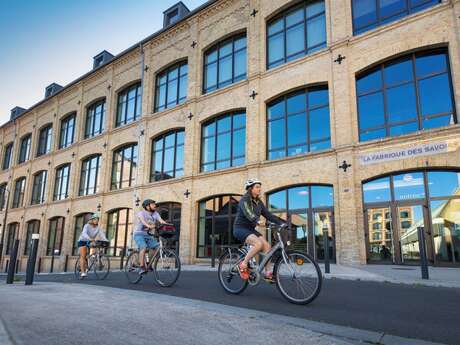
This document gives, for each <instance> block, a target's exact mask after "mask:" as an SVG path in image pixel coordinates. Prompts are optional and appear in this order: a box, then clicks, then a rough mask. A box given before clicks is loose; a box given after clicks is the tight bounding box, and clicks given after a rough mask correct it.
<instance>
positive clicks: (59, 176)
mask: <svg viewBox="0 0 460 345" xmlns="http://www.w3.org/2000/svg"><path fill="white" fill-rule="evenodd" d="M69 184H70V163H69V164H64V165H61V166H60V167H58V168H57V169H56V175H55V178H54V192H53V200H54V201H56V200H64V199H67V198H68V197H69Z"/></svg>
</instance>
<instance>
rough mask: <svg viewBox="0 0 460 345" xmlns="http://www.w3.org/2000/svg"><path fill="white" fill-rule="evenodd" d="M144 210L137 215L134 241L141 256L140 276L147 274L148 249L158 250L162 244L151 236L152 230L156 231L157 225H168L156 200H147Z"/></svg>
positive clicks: (143, 204) (143, 205)
mask: <svg viewBox="0 0 460 345" xmlns="http://www.w3.org/2000/svg"><path fill="white" fill-rule="evenodd" d="M142 207H143V208H144V209H143V210H141V211H139V212H138V213H137V217H136V225H135V227H134V232H133V234H134V241H135V242H136V245H137V247H138V248H139V256H140V259H139V260H140V270H139V274H145V273H146V272H147V270H146V267H145V253H146V251H147V249H149V250H153V249H156V248H157V247H158V246H159V245H160V244H159V243H158V241H157V240H156V239H155V237H154V236H153V235H150V234H149V231H150V230H154V229H155V224H156V223H157V222H158V223H160V224H166V222H165V221H164V220H163V219H162V218H161V216H160V214H159V213H158V212H157V211H156V208H157V204H156V202H155V200H152V199H146V200H144V202H143V203H142Z"/></svg>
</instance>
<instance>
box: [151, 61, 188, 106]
mask: <svg viewBox="0 0 460 345" xmlns="http://www.w3.org/2000/svg"><path fill="white" fill-rule="evenodd" d="M187 73H188V65H187V61H183V62H180V63H177V64H175V65H173V66H170V67H168V68H166V69H165V70H164V71H161V72H160V73H159V74H158V75H157V81H156V91H155V111H162V110H164V109H166V108H172V107H174V106H176V105H178V104H181V103H184V102H185V100H186V99H187Z"/></svg>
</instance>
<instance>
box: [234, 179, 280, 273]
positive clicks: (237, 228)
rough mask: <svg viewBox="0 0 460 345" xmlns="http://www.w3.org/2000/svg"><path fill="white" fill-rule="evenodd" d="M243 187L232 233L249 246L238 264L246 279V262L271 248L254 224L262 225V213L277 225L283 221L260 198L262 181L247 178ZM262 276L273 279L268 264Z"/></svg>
mask: <svg viewBox="0 0 460 345" xmlns="http://www.w3.org/2000/svg"><path fill="white" fill-rule="evenodd" d="M245 187H246V194H245V195H243V197H242V198H241V200H240V202H239V203H238V210H237V214H236V219H235V223H234V226H233V235H234V236H235V237H236V238H237V239H238V240H240V241H241V242H242V243H247V244H249V245H250V246H251V249H250V250H249V252H248V254H247V255H246V257H245V258H244V260H243V261H242V262H241V263H240V264H239V271H240V275H241V278H242V279H244V280H248V279H249V271H248V262H249V261H250V260H251V259H252V258H253V257H254V256H256V255H257V254H258V253H259V252H261V251H262V252H264V253H268V252H269V251H270V249H271V247H270V244H269V243H268V242H267V240H266V239H265V238H264V237H263V236H262V234H261V233H260V232H258V231H257V230H256V226H258V225H262V223H261V221H260V216H261V215H262V216H263V217H264V218H265V219H267V220H269V221H270V222H272V223H275V224H278V225H284V221H283V220H282V219H281V218H278V217H277V216H275V215H273V214H271V213H270V212H269V211H268V210H267V208H266V207H265V205H264V203H263V202H262V200H260V195H261V194H262V182H260V181H259V180H257V179H249V180H248V181H247V182H246V184H245ZM264 278H265V280H268V281H273V273H272V270H271V265H270V264H267V265H266V266H265V272H264Z"/></svg>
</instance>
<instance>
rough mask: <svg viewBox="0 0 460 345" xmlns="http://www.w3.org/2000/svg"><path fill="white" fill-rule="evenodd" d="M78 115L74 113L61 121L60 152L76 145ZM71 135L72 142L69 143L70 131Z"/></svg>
mask: <svg viewBox="0 0 460 345" xmlns="http://www.w3.org/2000/svg"><path fill="white" fill-rule="evenodd" d="M76 115H77V113H76V112H72V113H70V114H69V115H66V116H65V117H63V118H62V119H61V121H60V123H61V128H60V131H59V150H62V149H65V148H67V147H70V146H72V145H73V144H75V127H76V125H77V116H76ZM70 130H71V131H72V132H71V133H70V137H71V139H70V142H68V141H69V131H70Z"/></svg>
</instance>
